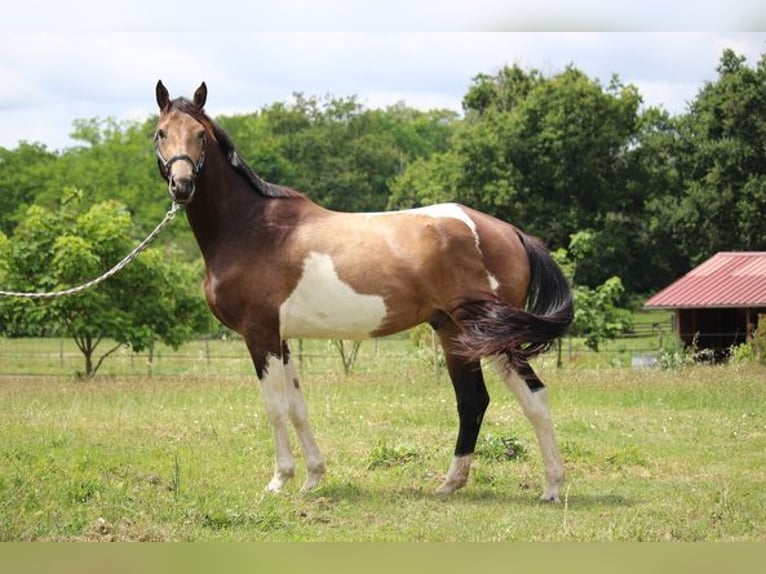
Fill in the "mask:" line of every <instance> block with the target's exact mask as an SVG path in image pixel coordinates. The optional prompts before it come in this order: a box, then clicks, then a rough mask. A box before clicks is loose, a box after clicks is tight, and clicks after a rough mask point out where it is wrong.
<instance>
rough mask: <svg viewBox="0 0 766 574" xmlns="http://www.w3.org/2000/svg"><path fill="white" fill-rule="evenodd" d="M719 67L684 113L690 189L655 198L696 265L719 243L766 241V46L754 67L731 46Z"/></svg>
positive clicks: (684, 161)
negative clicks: (687, 111) (659, 199)
mask: <svg viewBox="0 0 766 574" xmlns="http://www.w3.org/2000/svg"><path fill="white" fill-rule="evenodd" d="M717 71H718V79H717V80H716V81H714V82H709V83H707V84H706V85H705V86H704V87H703V88H702V89H701V90H700V92H699V93H698V95H697V97H696V99H695V100H694V101H693V102H692V104H691V106H690V109H689V113H688V114H686V115H685V116H683V117H682V118H680V119H679V134H678V137H679V140H680V141H679V145H678V154H677V160H676V161H677V165H678V168H679V169H680V170H682V177H683V189H682V191H681V192H680V193H679V194H677V195H675V196H673V197H668V198H667V199H666V200H665V201H663V202H661V203H659V204H657V205H656V206H654V212H655V217H657V219H658V221H659V222H661V225H663V226H664V227H666V228H667V229H671V230H672V231H673V239H674V240H675V242H677V243H678V244H679V245H680V247H681V249H682V251H683V253H684V254H685V255H686V257H687V258H688V260H689V265H690V266H692V265H695V264H697V263H699V262H700V261H702V260H704V259H706V258H707V257H709V256H710V255H712V254H713V253H715V252H716V251H723V250H738V249H743V250H759V249H766V218H764V216H763V214H764V213H766V162H764V150H766V54H764V55H763V56H761V59H760V61H759V62H758V65H757V66H756V68H755V69H753V68H750V67H748V66H747V64H746V61H745V58H744V57H742V56H739V55H737V54H736V53H735V52H733V51H732V50H725V51H724V53H723V55H722V57H721V60H720V63H719V66H718V68H717Z"/></svg>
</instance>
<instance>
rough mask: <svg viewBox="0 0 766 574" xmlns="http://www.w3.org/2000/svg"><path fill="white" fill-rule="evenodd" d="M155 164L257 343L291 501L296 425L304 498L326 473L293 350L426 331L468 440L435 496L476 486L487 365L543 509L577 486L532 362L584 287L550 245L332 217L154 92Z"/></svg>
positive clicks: (220, 298)
mask: <svg viewBox="0 0 766 574" xmlns="http://www.w3.org/2000/svg"><path fill="white" fill-rule="evenodd" d="M155 92H156V99H157V105H158V106H159V110H160V113H159V119H158V122H157V126H156V132H155V150H156V155H157V164H158V168H159V171H160V174H161V176H162V177H163V178H164V180H165V181H166V182H167V185H168V192H169V193H170V196H171V199H172V201H173V202H175V203H176V204H180V205H181V206H183V207H184V209H185V212H186V216H187V219H188V222H189V225H190V227H191V230H192V232H193V234H194V237H195V239H196V241H197V244H198V246H199V249H200V251H201V253H202V257H203V259H204V266H205V279H204V294H205V298H206V300H207V303H208V305H209V307H210V309H211V311H212V313H213V314H214V315H215V317H216V318H217V319H218V320H219V321H220V322H222V323H223V324H224V325H226V326H228V327H229V328H231V329H233V330H234V331H236V332H237V333H239V334H240V335H241V336H242V338H243V339H244V341H245V344H246V346H247V349H248V351H249V353H250V356H251V358H252V362H253V365H254V367H255V374H256V376H257V378H258V380H259V382H260V385H261V388H262V395H263V401H264V403H265V409H266V413H267V419H268V421H269V423H270V426H271V430H272V433H273V441H274V446H275V458H276V462H275V468H274V474H273V477H272V478H271V480H270V481H269V483H268V484H267V486H266V489H267V490H268V491H275V492H278V491H280V490H281V489H282V488H283V487H284V486H285V484H286V483H287V482H288V480H289V479H291V478H292V477H293V476H294V474H295V468H296V463H295V457H294V455H293V452H292V449H291V445H290V440H289V436H288V430H289V429H288V423H291V424H292V425H293V427H294V430H295V433H296V436H297V438H298V441H299V443H300V447H301V450H302V453H303V457H304V459H305V464H306V478H305V482H304V484H303V487H302V488H303V489H304V490H311V489H314V488H315V487H317V486H318V485H319V484H320V482H321V480H322V477H323V476H324V474H325V463H324V459H323V457H322V454H321V452H320V450H319V447H318V446H317V442H316V439H315V437H314V434H313V431H312V428H311V425H310V423H309V418H308V409H307V406H306V403H305V401H304V398H303V395H302V392H301V385H300V382H299V379H298V373H297V371H296V368H295V365H294V363H293V358H292V355H291V353H290V348H289V345H288V341H289V340H290V339H293V338H326V339H330V338H332V339H357V340H358V339H364V338H371V337H381V336H386V335H391V334H393V333H397V332H400V331H404V330H406V329H410V328H412V327H415V326H417V325H419V324H421V323H429V324H430V325H431V327H432V328H433V329H434V330H435V332H436V334H437V335H438V339H439V341H440V344H441V347H442V349H443V351H444V355H445V358H446V364H447V371H448V373H449V376H450V379H451V381H452V386H453V387H454V392H455V397H456V401H457V414H458V422H459V426H458V436H457V442H456V445H455V449H454V456H453V457H452V461H451V463H450V466H449V469H448V470H447V474H446V477H445V478H444V480H443V481H442V482H441V484H440V485H439V487H438V488H437V490H436V492H437V493H440V494H449V493H452V492H454V491H456V490H458V489H460V488H462V487H463V486H465V485H466V483H467V481H468V476H469V470H470V466H471V461H472V458H473V456H474V451H475V447H476V442H477V437H478V435H479V431H480V428H481V424H482V420H483V418H484V413H485V411H486V409H487V407H488V405H489V400H490V398H489V394H488V392H487V388H486V385H485V383H484V378H483V374H482V363H481V359H482V358H485V357H486V358H488V360H487V362H488V363H490V364H492V365H493V366H494V368H495V369H496V370H497V372H498V373H499V375H500V377H501V378H502V380H503V381H504V383H505V385H506V386H507V388H508V389H510V391H511V392H512V393H513V394H514V395H515V397H516V399H517V400H518V401H519V403H520V404H521V407H522V410H523V412H524V414H525V415H526V417H527V418H528V419H529V421H530V422H531V424H532V426H533V428H534V431H535V434H536V438H537V441H538V443H539V447H540V451H541V454H542V459H543V463H544V466H545V475H546V485H545V489H544V492H543V494H542V496H541V499H542V500H545V501H559V489H560V487H561V485H562V483H563V481H564V466H563V464H562V462H561V456H560V454H559V450H558V447H557V445H556V440H555V437H554V433H553V424H552V422H551V416H550V409H549V405H548V397H547V389H546V387H545V385H544V384H543V383H542V381H541V380H540V378H539V377H538V376H537V375H536V373H535V371H534V370H533V369H532V367H531V366H530V363H529V361H530V359H532V358H533V357H535V356H536V355H538V354H540V353H542V352H543V351H545V350H546V349H548V348H549V347H550V346H551V344H552V343H553V342H555V340H556V339H557V338H559V337H561V336H562V335H564V334H565V333H566V331H567V329H568V327H569V325H570V323H571V322H572V319H573V316H574V306H573V298H572V293H571V289H570V287H569V284H568V282H567V280H566V278H565V277H564V275H563V274H562V272H561V270H560V268H559V267H558V266H557V265H556V263H555V262H554V261H553V259H552V258H551V256H550V254H549V252H548V250H547V249H546V248H545V247H544V245H543V244H542V243H541V241H540V240H538V239H536V238H534V237H532V236H530V235H528V234H525V233H524V232H522V231H521V230H520V229H519V228H517V227H515V226H513V225H511V224H509V223H506V222H503V221H501V220H499V219H496V218H494V217H492V216H490V215H488V214H485V213H482V212H480V211H477V210H474V209H471V208H469V207H466V206H464V205H460V204H457V203H445V204H439V205H431V206H426V207H419V208H415V209H409V210H403V211H391V212H376V213H344V212H337V211H331V210H328V209H325V208H323V207H321V206H320V205H318V204H317V203H314V202H312V201H311V200H310V199H309V198H308V197H307V196H306V195H304V194H303V193H300V192H298V191H295V190H293V189H291V188H289V187H285V186H281V185H277V184H274V183H270V182H268V181H266V180H265V179H263V178H262V177H261V176H259V175H258V174H257V173H256V172H255V171H254V170H253V169H252V168H251V167H250V166H249V165H248V164H247V162H246V161H245V160H244V159H243V158H242V157H241V156H240V155H239V154H238V153H237V150H236V148H235V145H234V143H233V141H232V139H231V138H230V137H229V136H228V135H227V134H226V133H225V132H224V131H223V129H221V127H220V126H219V125H218V124H217V123H216V122H215V121H214V120H212V119H211V118H210V117H209V116H208V115H207V113H206V112H205V110H204V106H205V103H206V100H207V86H206V84H205V83H204V82H202V84H201V85H200V86H199V87H198V88H197V89H196V90H195V92H194V95H193V97H192V99H191V100H189V99H187V98H184V97H178V98H175V99H171V98H170V95H169V93H168V90H167V88H166V87H165V86H164V85H163V83H162V81H161V80H160V81H159V82H158V83H157V85H156V89H155Z"/></svg>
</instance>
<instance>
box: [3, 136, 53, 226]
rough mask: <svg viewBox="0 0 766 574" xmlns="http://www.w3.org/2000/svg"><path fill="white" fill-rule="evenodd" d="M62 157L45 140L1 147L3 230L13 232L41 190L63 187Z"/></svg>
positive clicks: (43, 191)
mask: <svg viewBox="0 0 766 574" xmlns="http://www.w3.org/2000/svg"><path fill="white" fill-rule="evenodd" d="M58 158H59V156H58V155H57V154H56V153H53V152H50V151H48V149H47V148H46V147H45V146H44V145H41V144H30V143H26V142H22V143H20V144H19V146H18V147H17V148H16V149H14V150H7V149H5V148H2V147H0V232H4V233H5V234H8V233H10V232H11V230H12V229H13V227H14V226H15V224H16V221H17V220H18V217H19V216H20V214H21V213H22V212H23V210H24V209H25V208H26V206H27V205H30V204H31V203H33V202H34V201H35V198H36V197H37V195H38V194H40V193H47V192H48V191H49V190H53V189H56V190H60V189H61V183H62V182H61V178H60V177H59V174H60V172H59V171H58V169H57V163H58Z"/></svg>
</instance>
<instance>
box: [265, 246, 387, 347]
mask: <svg viewBox="0 0 766 574" xmlns="http://www.w3.org/2000/svg"><path fill="white" fill-rule="evenodd" d="M386 314H387V309H386V304H385V301H384V299H383V297H382V296H381V295H369V294H364V293H359V292H358V291H357V290H355V289H354V288H353V287H352V286H351V285H349V284H348V283H346V282H344V281H343V280H342V279H341V278H340V277H339V276H338V272H337V270H336V268H335V264H334V263H333V260H332V258H331V257H330V256H329V255H327V254H324V253H317V252H311V253H309V255H308V256H307V257H306V258H305V260H304V261H303V270H302V274H301V277H300V279H299V281H298V283H297V285H296V286H295V288H294V289H293V290H292V291H291V292H290V294H289V295H288V297H287V298H286V299H285V300H284V302H283V303H282V304H281V305H280V307H279V321H280V330H281V334H282V337H283V338H285V339H288V338H294V337H307V338H344V339H359V338H366V337H369V336H370V334H371V333H372V332H373V331H375V330H376V329H378V328H379V327H380V326H381V324H382V323H383V321H384V319H385V317H386Z"/></svg>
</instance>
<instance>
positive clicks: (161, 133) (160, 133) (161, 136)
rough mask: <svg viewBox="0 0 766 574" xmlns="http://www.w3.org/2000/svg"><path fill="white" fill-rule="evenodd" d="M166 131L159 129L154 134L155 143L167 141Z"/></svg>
mask: <svg viewBox="0 0 766 574" xmlns="http://www.w3.org/2000/svg"><path fill="white" fill-rule="evenodd" d="M165 135H166V134H165V130H163V129H159V130H157V131H156V132H155V133H154V141H159V140H162V139H165Z"/></svg>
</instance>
